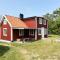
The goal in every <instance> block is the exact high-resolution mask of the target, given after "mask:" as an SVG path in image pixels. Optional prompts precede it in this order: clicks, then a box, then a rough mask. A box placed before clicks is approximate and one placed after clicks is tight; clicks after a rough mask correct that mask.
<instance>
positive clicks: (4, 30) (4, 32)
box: [3, 28, 7, 36]
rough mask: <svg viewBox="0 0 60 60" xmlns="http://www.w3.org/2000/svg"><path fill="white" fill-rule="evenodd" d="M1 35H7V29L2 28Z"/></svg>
mask: <svg viewBox="0 0 60 60" xmlns="http://www.w3.org/2000/svg"><path fill="white" fill-rule="evenodd" d="M3 36H7V29H5V28H4V29H3Z"/></svg>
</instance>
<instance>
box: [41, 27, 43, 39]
mask: <svg viewBox="0 0 60 60" xmlns="http://www.w3.org/2000/svg"><path fill="white" fill-rule="evenodd" d="M41 34H42V39H44V27H42V28H41Z"/></svg>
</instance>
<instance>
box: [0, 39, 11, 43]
mask: <svg viewBox="0 0 60 60" xmlns="http://www.w3.org/2000/svg"><path fill="white" fill-rule="evenodd" d="M0 42H7V43H10V42H11V41H8V40H2V39H1V40H0Z"/></svg>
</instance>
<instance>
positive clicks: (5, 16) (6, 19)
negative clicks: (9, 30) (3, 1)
mask: <svg viewBox="0 0 60 60" xmlns="http://www.w3.org/2000/svg"><path fill="white" fill-rule="evenodd" d="M3 17H5V18H6V20H7V22H8V23H9V25H10V27H12V25H11V23H10V22H9V21H8V19H7V17H6V16H5V15H3Z"/></svg>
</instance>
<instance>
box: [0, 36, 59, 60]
mask: <svg viewBox="0 0 60 60" xmlns="http://www.w3.org/2000/svg"><path fill="white" fill-rule="evenodd" d="M59 38H60V36H59V35H49V37H48V38H45V39H44V40H39V41H35V42H26V43H22V44H20V43H16V42H13V43H2V42H0V60H60V42H59V41H56V40H59Z"/></svg>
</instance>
